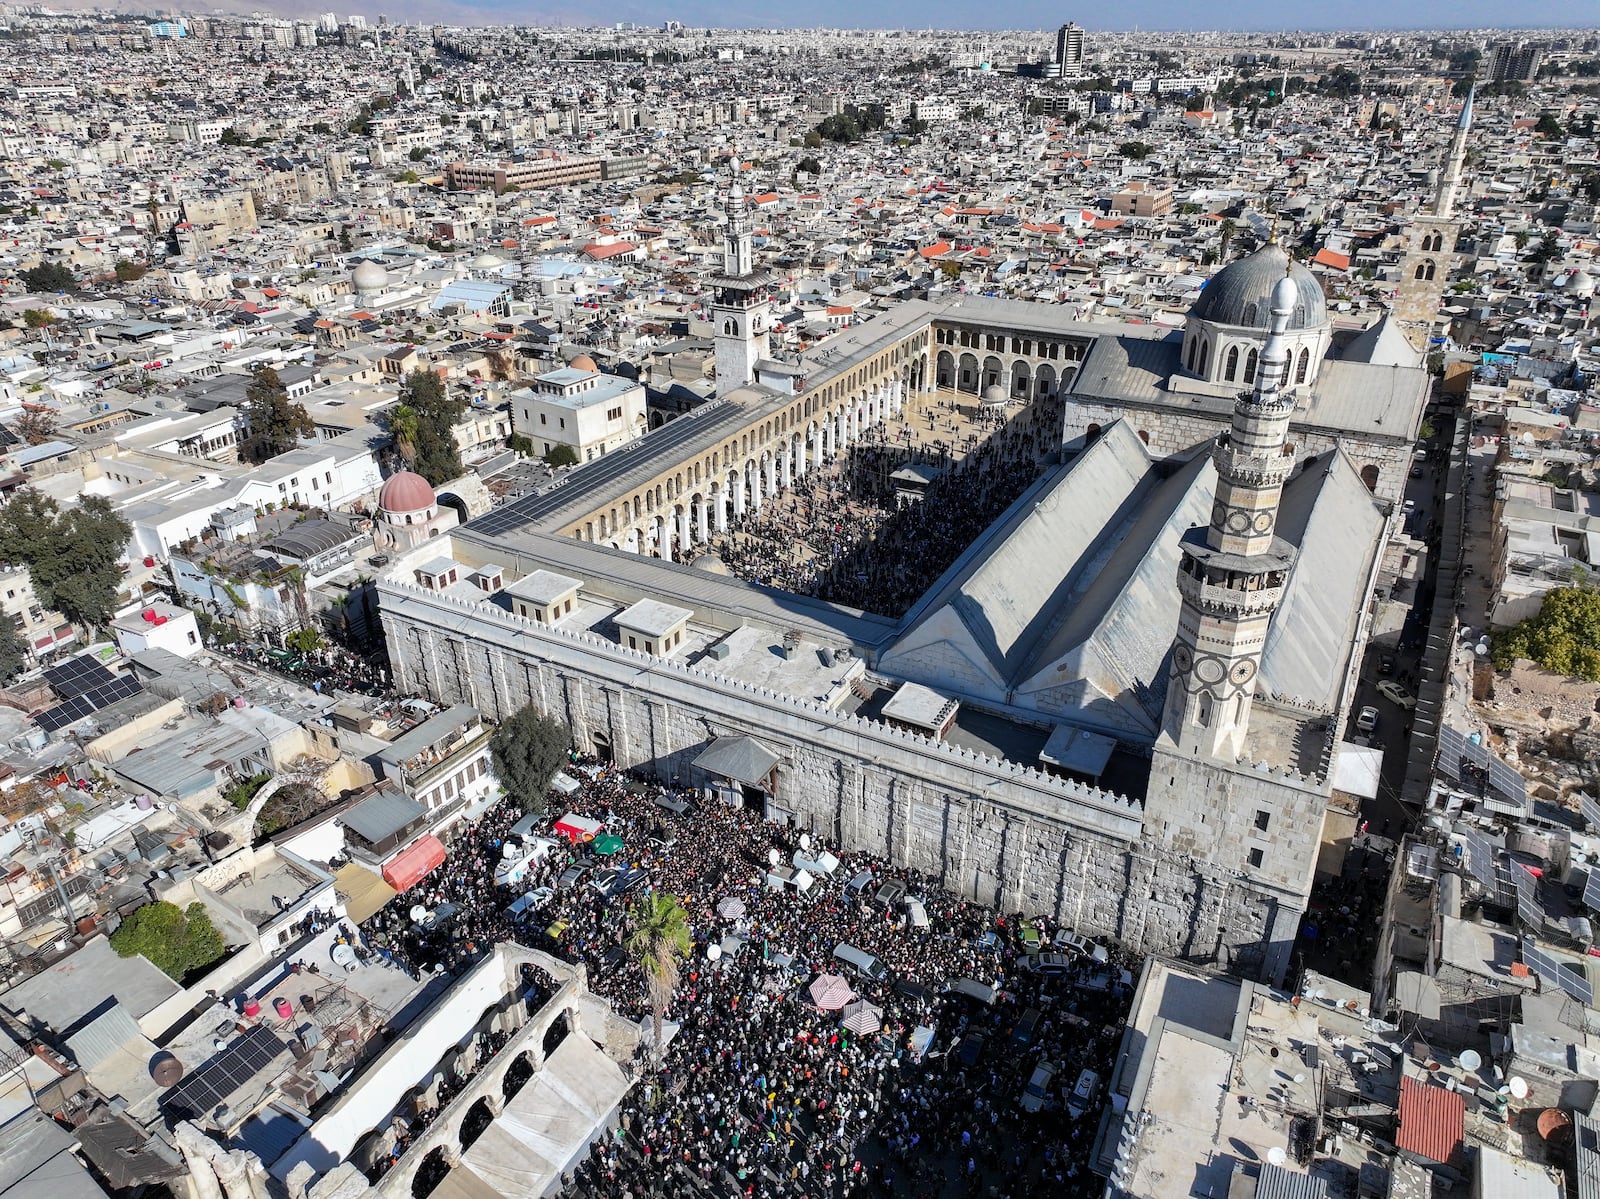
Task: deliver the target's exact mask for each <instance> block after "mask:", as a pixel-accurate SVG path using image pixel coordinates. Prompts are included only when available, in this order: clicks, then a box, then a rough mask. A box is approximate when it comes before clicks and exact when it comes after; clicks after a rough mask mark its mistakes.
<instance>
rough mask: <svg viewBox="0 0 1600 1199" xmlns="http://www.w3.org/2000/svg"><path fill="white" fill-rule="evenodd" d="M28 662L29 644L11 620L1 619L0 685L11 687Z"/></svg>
mask: <svg viewBox="0 0 1600 1199" xmlns="http://www.w3.org/2000/svg"><path fill="white" fill-rule="evenodd" d="M27 664H28V644H27V642H25V641H23V639H22V638H21V637H19V636H18V635H17V627H16V626H15V625H14V624H12V623H11V622H10V621H9V620H5V621H0V687H9V686H11V684H12V683H14V682H16V681H17V676H18V675H20V674H21V673H22V671H23V668H24V667H25V666H27Z"/></svg>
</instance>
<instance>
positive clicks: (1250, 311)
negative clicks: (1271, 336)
mask: <svg viewBox="0 0 1600 1199" xmlns="http://www.w3.org/2000/svg"><path fill="white" fill-rule="evenodd" d="M1260 314H1261V309H1260V307H1259V306H1258V305H1257V304H1256V302H1255V301H1254V300H1251V301H1250V302H1249V303H1248V304H1246V305H1245V306H1244V323H1245V324H1246V325H1249V326H1251V327H1252V328H1254V327H1255V323H1256V317H1257V316H1259V315H1260Z"/></svg>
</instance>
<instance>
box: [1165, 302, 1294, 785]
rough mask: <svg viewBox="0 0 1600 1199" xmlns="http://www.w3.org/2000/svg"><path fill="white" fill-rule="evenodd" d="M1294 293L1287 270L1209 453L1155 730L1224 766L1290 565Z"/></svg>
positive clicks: (1181, 748) (1241, 729) (1185, 549)
mask: <svg viewBox="0 0 1600 1199" xmlns="http://www.w3.org/2000/svg"><path fill="white" fill-rule="evenodd" d="M1297 299H1298V294H1297V289H1296V287H1295V283H1294V280H1293V279H1291V278H1290V277H1289V276H1288V273H1287V272H1285V274H1284V277H1283V278H1282V279H1280V280H1279V281H1278V283H1277V285H1276V286H1275V287H1273V289H1272V298H1271V310H1272V322H1271V326H1270V332H1269V333H1268V336H1267V344H1266V345H1265V347H1263V349H1262V351H1261V365H1260V367H1259V369H1258V370H1257V371H1256V381H1255V390H1254V392H1252V393H1250V394H1247V395H1242V396H1240V397H1239V399H1238V401H1237V402H1236V403H1235V404H1234V406H1233V428H1232V430H1231V431H1230V432H1228V433H1225V434H1223V435H1222V436H1221V437H1219V438H1217V441H1216V444H1215V445H1214V446H1213V447H1212V450H1211V460H1212V462H1213V463H1214V464H1215V466H1216V469H1217V489H1216V497H1215V499H1214V500H1213V502H1212V505H1211V524H1210V526H1209V527H1208V528H1205V529H1201V528H1193V529H1190V530H1189V532H1188V533H1187V534H1185V535H1184V538H1183V542H1182V545H1181V550H1182V554H1183V557H1182V560H1181V561H1180V563H1179V565H1178V591H1179V593H1180V594H1181V595H1182V597H1183V606H1182V610H1181V614H1180V616H1179V618H1178V637H1177V644H1176V645H1175V646H1173V650H1172V670H1171V681H1170V683H1169V686H1168V691H1167V702H1166V710H1165V712H1164V713H1163V715H1162V734H1163V736H1164V737H1165V738H1167V739H1168V740H1170V741H1171V743H1172V744H1173V745H1174V747H1175V748H1176V750H1177V752H1179V753H1182V754H1186V755H1203V756H1205V757H1208V758H1212V759H1216V760H1220V761H1229V762H1231V761H1235V760H1237V759H1238V758H1239V757H1240V756H1241V755H1242V754H1243V752H1244V737H1245V731H1246V729H1248V728H1249V724H1250V705H1251V702H1252V700H1253V699H1254V695H1255V681H1256V669H1257V667H1258V666H1259V665H1260V662H1261V650H1262V647H1263V646H1264V645H1265V643H1266V637H1267V628H1268V626H1269V625H1270V624H1271V623H1272V614H1273V612H1275V611H1276V610H1277V608H1278V605H1279V604H1280V603H1281V602H1282V600H1283V592H1284V588H1285V587H1286V586H1287V585H1288V582H1289V572H1290V570H1291V569H1292V568H1293V566H1294V559H1295V550H1294V547H1293V546H1291V545H1289V544H1288V543H1287V542H1285V541H1283V540H1281V539H1280V538H1279V537H1277V536H1276V529H1277V520H1278V501H1279V498H1280V496H1281V494H1282V491H1283V481H1284V480H1285V479H1287V478H1288V477H1289V473H1290V472H1291V471H1292V470H1293V469H1294V456H1293V454H1292V453H1291V452H1289V451H1288V450H1287V449H1285V447H1284V440H1285V437H1286V436H1287V434H1288V431H1289V418H1290V416H1292V415H1293V413H1294V400H1293V399H1292V398H1291V397H1289V396H1286V395H1284V393H1283V390H1282V388H1283V383H1284V380H1285V378H1286V377H1287V371H1288V367H1289V348H1288V342H1287V340H1286V338H1285V336H1284V335H1285V333H1286V332H1287V330H1288V328H1289V318H1290V317H1291V316H1293V315H1294V308H1295V303H1296V301H1297Z"/></svg>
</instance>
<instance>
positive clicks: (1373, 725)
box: [1356, 704, 1378, 733]
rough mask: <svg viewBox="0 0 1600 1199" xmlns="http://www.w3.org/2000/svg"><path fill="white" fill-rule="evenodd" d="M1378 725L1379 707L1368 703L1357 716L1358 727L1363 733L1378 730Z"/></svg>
mask: <svg viewBox="0 0 1600 1199" xmlns="http://www.w3.org/2000/svg"><path fill="white" fill-rule="evenodd" d="M1377 727H1378V709H1376V708H1374V707H1373V706H1372V705H1371V704H1368V705H1367V706H1366V707H1365V708H1362V709H1361V712H1360V714H1359V715H1357V716H1356V728H1357V729H1359V730H1360V731H1361V732H1363V733H1371V732H1374V731H1376V730H1377Z"/></svg>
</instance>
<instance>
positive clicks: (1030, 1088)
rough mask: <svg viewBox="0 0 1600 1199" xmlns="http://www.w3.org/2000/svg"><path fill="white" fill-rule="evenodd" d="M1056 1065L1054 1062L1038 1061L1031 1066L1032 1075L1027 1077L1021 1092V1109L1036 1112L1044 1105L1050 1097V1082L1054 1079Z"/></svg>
mask: <svg viewBox="0 0 1600 1199" xmlns="http://www.w3.org/2000/svg"><path fill="white" fill-rule="evenodd" d="M1055 1076H1056V1066H1055V1063H1054V1062H1040V1063H1039V1064H1038V1065H1037V1066H1035V1067H1034V1068H1033V1076H1032V1077H1031V1078H1029V1079H1028V1085H1027V1087H1026V1088H1024V1090H1023V1092H1022V1110H1023V1111H1025V1112H1036V1111H1038V1110H1039V1109H1040V1108H1042V1107H1043V1106H1044V1105H1045V1101H1046V1100H1047V1099H1048V1098H1049V1097H1050V1084H1051V1082H1053V1081H1054V1080H1055Z"/></svg>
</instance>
